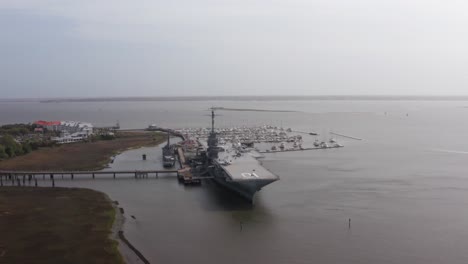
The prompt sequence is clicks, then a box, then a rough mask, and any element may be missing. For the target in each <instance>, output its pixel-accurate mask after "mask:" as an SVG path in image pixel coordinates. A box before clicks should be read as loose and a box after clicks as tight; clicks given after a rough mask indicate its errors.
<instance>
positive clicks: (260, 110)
mask: <svg viewBox="0 0 468 264" xmlns="http://www.w3.org/2000/svg"><path fill="white" fill-rule="evenodd" d="M213 109H214V110H223V111H241V112H242V111H245V112H284V113H294V112H298V111H293V110H273V109H253V108H226V107H213Z"/></svg>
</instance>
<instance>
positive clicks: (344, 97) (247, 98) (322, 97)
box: [0, 95, 468, 103]
mask: <svg viewBox="0 0 468 264" xmlns="http://www.w3.org/2000/svg"><path fill="white" fill-rule="evenodd" d="M310 100H344V101H346V100H348V101H353V100H357V101H371V100H373V101H468V95H460V96H453V95H446V96H422V95H408V96H404V95H313V96H311V95H298V96H163V97H161V96H140V97H94V98H92V97H89V98H79V97H75V98H10V99H9V98H0V102H41V103H62V102H70V103H71V102H145V101H146V102H154V101H310Z"/></svg>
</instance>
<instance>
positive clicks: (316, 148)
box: [258, 145, 343, 153]
mask: <svg viewBox="0 0 468 264" xmlns="http://www.w3.org/2000/svg"><path fill="white" fill-rule="evenodd" d="M342 147H343V146H341V145H339V146H330V147H312V148H301V149H284V150H281V149H278V150H266V151H258V153H279V152H294V151H307V150H318V149H333V148H342Z"/></svg>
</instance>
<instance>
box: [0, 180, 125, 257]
mask: <svg viewBox="0 0 468 264" xmlns="http://www.w3.org/2000/svg"><path fill="white" fill-rule="evenodd" d="M114 219H115V211H114V208H113V207H112V204H111V202H110V201H109V200H108V198H107V197H106V196H105V194H103V193H100V192H96V191H92V190H89V189H77V188H71V189H70V188H29V187H1V189H0V234H1V235H0V263H50V264H54V263H57V264H58V263H60V264H62V263H70V264H71V263H124V261H123V259H122V256H121V255H120V253H119V251H118V248H117V246H118V244H117V242H116V241H113V240H112V239H110V238H109V234H110V230H111V227H112V223H113V221H114Z"/></svg>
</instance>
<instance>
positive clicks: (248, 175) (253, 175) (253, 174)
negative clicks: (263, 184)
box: [241, 172, 258, 178]
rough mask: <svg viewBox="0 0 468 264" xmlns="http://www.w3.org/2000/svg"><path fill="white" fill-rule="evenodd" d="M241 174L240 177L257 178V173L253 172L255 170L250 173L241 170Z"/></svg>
mask: <svg viewBox="0 0 468 264" xmlns="http://www.w3.org/2000/svg"><path fill="white" fill-rule="evenodd" d="M241 175H242V177H244V178H252V177H255V178H258V175H257V174H255V172H252V173H250V172H243V173H241Z"/></svg>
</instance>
